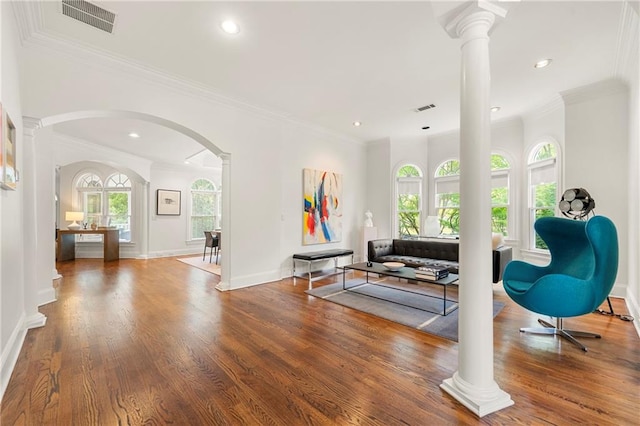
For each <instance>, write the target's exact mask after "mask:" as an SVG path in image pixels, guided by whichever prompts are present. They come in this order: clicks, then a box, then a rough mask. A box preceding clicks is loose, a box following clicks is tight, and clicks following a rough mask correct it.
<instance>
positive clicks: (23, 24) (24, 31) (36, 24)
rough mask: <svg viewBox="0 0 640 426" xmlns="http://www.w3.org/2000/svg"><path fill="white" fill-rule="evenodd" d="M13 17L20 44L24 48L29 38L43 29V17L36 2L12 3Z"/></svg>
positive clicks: (38, 3)
mask: <svg viewBox="0 0 640 426" xmlns="http://www.w3.org/2000/svg"><path fill="white" fill-rule="evenodd" d="M11 5H12V6H13V16H14V17H15V19H16V23H17V27H18V34H19V35H20V43H21V44H22V45H23V46H24V44H25V42H26V41H27V40H29V38H30V37H31V36H32V35H33V34H36V33H38V32H40V31H41V30H42V28H43V26H44V25H43V24H44V17H43V15H42V8H41V7H40V2H38V1H33V2H31V1H13V2H11Z"/></svg>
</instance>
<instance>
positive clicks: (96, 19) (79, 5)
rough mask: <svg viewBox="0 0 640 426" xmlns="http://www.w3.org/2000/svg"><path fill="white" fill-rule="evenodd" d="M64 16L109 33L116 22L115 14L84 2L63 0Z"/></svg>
mask: <svg viewBox="0 0 640 426" xmlns="http://www.w3.org/2000/svg"><path fill="white" fill-rule="evenodd" d="M62 14H63V15H66V16H68V17H70V18H73V19H76V20H78V21H80V22H84V23H85V24H88V25H91V26H92V27H94V28H97V29H99V30H102V31H106V32H108V33H112V32H113V23H114V22H115V20H116V15H115V14H114V13H111V12H109V11H108V10H104V9H103V8H101V7H98V6H96V5H95V4H92V3H89V2H88V1H84V0H62Z"/></svg>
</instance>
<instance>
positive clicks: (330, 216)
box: [302, 169, 342, 245]
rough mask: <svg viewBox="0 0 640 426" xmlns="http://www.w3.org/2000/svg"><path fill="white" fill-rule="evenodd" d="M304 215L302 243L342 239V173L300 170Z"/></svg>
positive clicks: (319, 242) (322, 242)
mask: <svg viewBox="0 0 640 426" xmlns="http://www.w3.org/2000/svg"><path fill="white" fill-rule="evenodd" d="M303 182H304V184H303V191H304V214H303V219H302V221H303V225H302V226H303V231H302V244H304V245H307V244H324V243H333V242H336V241H340V240H341V239H342V175H341V174H339V173H333V172H329V171H325V170H313V169H304V170H303Z"/></svg>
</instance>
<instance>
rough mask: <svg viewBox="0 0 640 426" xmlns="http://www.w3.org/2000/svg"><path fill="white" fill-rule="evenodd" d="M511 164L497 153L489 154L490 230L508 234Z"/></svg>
mask: <svg viewBox="0 0 640 426" xmlns="http://www.w3.org/2000/svg"><path fill="white" fill-rule="evenodd" d="M510 172H511V165H510V164H509V161H507V159H506V158H504V157H503V156H502V155H499V154H491V230H492V231H493V232H498V233H501V234H503V235H509V205H510V200H511V196H510V191H509V186H510Z"/></svg>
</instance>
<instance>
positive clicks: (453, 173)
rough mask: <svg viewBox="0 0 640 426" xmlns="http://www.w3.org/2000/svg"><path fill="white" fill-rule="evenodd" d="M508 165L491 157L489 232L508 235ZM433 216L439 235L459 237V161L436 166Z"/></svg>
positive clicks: (500, 157)
mask: <svg viewBox="0 0 640 426" xmlns="http://www.w3.org/2000/svg"><path fill="white" fill-rule="evenodd" d="M510 172H511V165H510V164H509V161H508V160H507V159H506V158H505V157H504V156H502V155H499V154H492V155H491V228H492V230H493V232H499V233H501V234H504V235H508V230H509V205H510V193H509V185H510V183H509V181H510ZM434 177H435V192H436V194H435V200H436V214H437V216H438V220H439V222H440V233H441V234H443V235H458V234H459V233H460V161H458V160H455V159H454V160H448V161H445V162H444V163H442V164H440V166H438V168H437V169H436V173H435V176H434Z"/></svg>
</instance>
